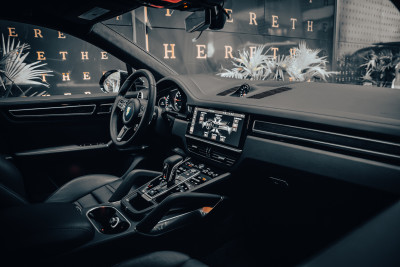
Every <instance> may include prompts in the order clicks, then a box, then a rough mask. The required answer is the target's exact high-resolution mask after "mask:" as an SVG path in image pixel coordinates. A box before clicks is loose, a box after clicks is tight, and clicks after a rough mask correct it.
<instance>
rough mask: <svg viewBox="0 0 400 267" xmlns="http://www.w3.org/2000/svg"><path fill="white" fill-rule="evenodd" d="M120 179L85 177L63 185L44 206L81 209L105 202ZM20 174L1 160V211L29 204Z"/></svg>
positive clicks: (98, 176) (8, 162) (95, 176)
mask: <svg viewBox="0 0 400 267" xmlns="http://www.w3.org/2000/svg"><path fill="white" fill-rule="evenodd" d="M121 182H122V178H119V177H116V176H113V175H108V174H94V175H85V176H81V177H78V178H75V179H74V180H72V181H70V182H68V183H66V184H65V185H63V186H62V187H60V188H59V189H58V190H57V191H55V192H54V193H53V194H52V195H51V196H50V197H49V198H48V199H47V200H46V201H45V202H47V203H50V202H67V203H75V204H76V205H77V206H78V207H80V208H85V207H89V206H94V205H98V204H101V203H105V202H108V200H109V198H110V197H111V196H112V194H113V193H114V191H115V190H116V189H117V188H118V186H119V185H120V184H121ZM28 203H29V201H28V199H27V195H26V192H25V186H24V180H23V178H22V175H21V173H20V171H19V170H18V169H17V168H16V167H15V166H14V165H13V164H12V163H11V162H10V161H8V160H6V159H5V158H4V157H2V156H0V208H6V207H12V206H18V205H25V204H28Z"/></svg>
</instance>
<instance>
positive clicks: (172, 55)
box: [163, 44, 176, 59]
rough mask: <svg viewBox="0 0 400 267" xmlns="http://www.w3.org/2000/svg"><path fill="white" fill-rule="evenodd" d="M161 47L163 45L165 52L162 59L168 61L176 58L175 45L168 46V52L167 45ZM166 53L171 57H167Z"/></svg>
mask: <svg viewBox="0 0 400 267" xmlns="http://www.w3.org/2000/svg"><path fill="white" fill-rule="evenodd" d="M163 45H164V50H165V56H164V58H166V59H168V58H172V59H174V58H176V57H175V44H170V46H171V49H170V50H168V44H163ZM168 53H170V54H171V57H169V56H168Z"/></svg>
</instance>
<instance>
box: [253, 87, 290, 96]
mask: <svg viewBox="0 0 400 267" xmlns="http://www.w3.org/2000/svg"><path fill="white" fill-rule="evenodd" d="M289 90H292V88H291V87H287V86H283V87H278V88H275V89H272V90H268V91H265V92H262V93H259V94H255V95H252V96H249V97H248V98H253V99H262V98H264V97H268V96H272V95H276V94H279V93H283V92H286V91H289Z"/></svg>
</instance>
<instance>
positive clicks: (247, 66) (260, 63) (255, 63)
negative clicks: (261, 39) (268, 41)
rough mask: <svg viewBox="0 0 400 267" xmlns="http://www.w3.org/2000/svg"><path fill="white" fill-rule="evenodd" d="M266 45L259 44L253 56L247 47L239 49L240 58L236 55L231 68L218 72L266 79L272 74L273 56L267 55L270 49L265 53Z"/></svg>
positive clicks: (246, 77) (227, 76) (227, 75)
mask: <svg viewBox="0 0 400 267" xmlns="http://www.w3.org/2000/svg"><path fill="white" fill-rule="evenodd" d="M264 49H265V45H262V46H258V47H257V48H256V50H255V51H254V54H253V55H252V56H251V55H250V53H249V52H247V51H246V50H245V49H243V51H239V58H236V57H234V58H233V60H234V61H232V64H233V66H234V68H232V69H231V70H228V69H224V68H223V72H221V73H218V74H217V75H220V76H221V77H226V78H236V79H249V80H264V79H266V78H267V77H268V76H269V75H270V74H271V67H272V59H273V57H272V56H270V55H267V53H268V52H269V49H268V50H267V51H266V52H265V53H264V52H263V51H264Z"/></svg>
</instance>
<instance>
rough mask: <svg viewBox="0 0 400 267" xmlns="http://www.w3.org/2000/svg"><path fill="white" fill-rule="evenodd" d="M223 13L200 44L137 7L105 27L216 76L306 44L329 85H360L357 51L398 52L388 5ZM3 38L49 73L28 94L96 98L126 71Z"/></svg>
mask: <svg viewBox="0 0 400 267" xmlns="http://www.w3.org/2000/svg"><path fill="white" fill-rule="evenodd" d="M225 8H226V9H227V11H228V12H229V13H230V14H231V19H229V20H228V22H227V23H226V26H225V27H224V29H223V30H221V31H210V30H207V31H205V32H204V33H203V34H202V35H201V36H200V37H199V38H198V39H196V38H197V37H198V35H199V34H198V33H193V34H189V33H186V32H185V30H184V19H185V17H186V16H187V15H189V13H187V12H179V11H175V12H173V11H171V10H163V9H154V8H139V9H136V10H134V11H132V12H129V13H127V14H124V15H121V16H119V17H116V18H113V19H111V20H108V21H106V22H104V23H105V24H106V25H108V26H109V27H110V28H112V29H114V30H116V31H117V32H119V33H120V34H121V35H123V36H125V37H126V38H128V39H129V40H132V41H133V42H136V43H137V44H138V45H140V46H141V47H143V48H144V49H146V50H147V51H149V52H150V53H152V54H154V55H155V56H157V57H158V58H160V59H161V60H163V61H165V62H166V63H167V64H168V65H170V66H171V67H172V68H174V69H175V70H176V71H177V72H178V73H182V74H194V73H213V74H216V73H218V72H219V71H220V70H221V68H222V67H224V68H231V67H232V63H231V61H232V59H231V56H234V57H237V56H238V52H237V51H238V50H242V49H247V50H251V49H254V47H256V46H258V45H267V47H268V48H271V50H270V52H269V53H270V54H274V52H275V53H276V55H288V54H289V53H290V49H291V48H293V47H296V46H297V45H298V44H299V42H300V41H305V42H306V43H307V45H308V46H309V47H310V48H313V49H317V48H318V49H321V53H320V56H327V60H328V61H329V65H328V68H329V69H333V70H338V71H340V74H339V75H337V76H335V77H334V78H333V79H332V80H331V81H332V82H346V83H356V84H362V81H361V80H360V77H361V75H362V73H361V72H362V70H361V72H360V69H359V65H360V64H361V63H362V62H361V61H362V60H363V59H362V57H361V59H360V58H358V61H355V60H354V59H353V58H352V55H353V54H355V52H357V51H359V50H362V49H369V48H370V47H376V46H377V45H376V44H377V43H381V45H380V46H385V47H386V46H387V47H388V48H389V49H391V50H392V51H394V53H396V51H398V48H399V41H400V15H399V11H398V10H397V9H396V8H395V7H394V5H393V4H392V3H391V2H390V1H389V0H373V1H372V0H362V1H358V0H357V1H356V0H337V1H335V0H268V1H261V0H246V1H241V0H227V1H226V3H225ZM38 31H40V34H38ZM0 32H1V33H2V35H3V36H4V39H5V42H6V43H7V38H8V37H10V38H11V40H12V39H15V40H19V41H20V42H23V43H28V44H29V45H30V47H31V48H30V54H29V56H28V58H27V60H26V61H27V62H34V61H37V60H40V61H42V62H43V63H47V65H46V67H45V68H47V69H50V70H53V76H46V77H45V79H46V81H47V82H48V83H49V85H50V87H49V88H46V87H43V86H42V87H35V88H33V91H35V90H36V91H37V92H38V93H40V92H42V93H43V92H44V91H45V92H44V93H43V94H44V95H57V94H67V95H68V94H83V93H86V94H93V93H101V91H100V88H99V85H98V81H99V79H100V77H101V75H102V74H103V73H104V72H105V71H108V70H110V69H125V68H126V66H125V64H124V63H123V62H121V61H119V60H118V59H116V58H115V57H113V56H112V55H110V54H108V53H106V52H105V51H102V50H100V49H98V48H96V47H94V46H92V45H90V44H87V43H85V42H82V41H81V40H79V39H77V38H75V37H73V36H70V35H66V34H63V33H59V32H57V31H54V30H49V29H45V28H43V27H36V26H33V25H26V24H21V23H16V22H10V21H0ZM378 46H379V45H378ZM396 49H397V50H396ZM61 52H63V53H64V52H66V53H67V54H66V53H64V54H62V53H61ZM363 56H364V55H363ZM360 60H361V61H360ZM133 67H134V66H133ZM356 69H357V70H356ZM66 75H67V76H66ZM63 77H64V79H63ZM66 77H68V78H66ZM27 88H29V86H25V87H24V90H26V89H27ZM33 91H32V92H33ZM0 93H1V92H0ZM16 95H17V94H16Z"/></svg>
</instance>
